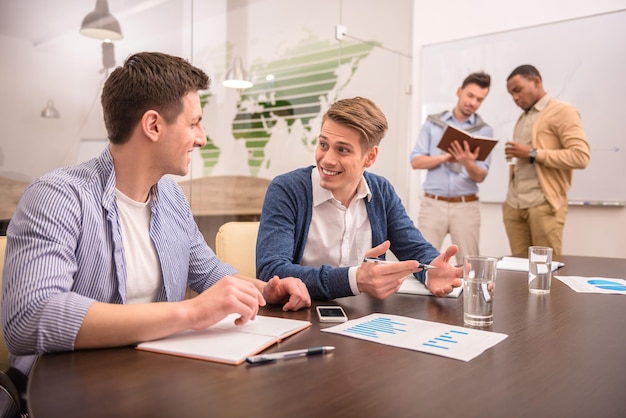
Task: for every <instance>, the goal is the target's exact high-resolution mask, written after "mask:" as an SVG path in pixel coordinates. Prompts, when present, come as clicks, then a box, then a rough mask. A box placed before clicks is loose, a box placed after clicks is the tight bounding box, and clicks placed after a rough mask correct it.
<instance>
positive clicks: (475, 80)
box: [461, 71, 491, 89]
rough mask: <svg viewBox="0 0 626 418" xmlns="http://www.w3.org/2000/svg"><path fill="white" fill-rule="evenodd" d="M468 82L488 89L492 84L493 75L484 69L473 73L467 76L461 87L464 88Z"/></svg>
mask: <svg viewBox="0 0 626 418" xmlns="http://www.w3.org/2000/svg"><path fill="white" fill-rule="evenodd" d="M468 84H476V85H478V86H480V87H482V88H484V89H488V88H489V87H490V86H491V76H490V75H489V74H487V73H486V72H484V71H479V72H477V73H471V74H470V75H468V76H467V77H465V80H463V84H461V88H464V87H465V86H467V85H468Z"/></svg>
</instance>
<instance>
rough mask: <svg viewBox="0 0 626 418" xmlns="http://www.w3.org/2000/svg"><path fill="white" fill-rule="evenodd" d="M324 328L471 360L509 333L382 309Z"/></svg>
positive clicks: (376, 341) (389, 343)
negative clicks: (390, 312) (432, 320)
mask: <svg viewBox="0 0 626 418" xmlns="http://www.w3.org/2000/svg"><path fill="white" fill-rule="evenodd" d="M322 331H324V332H332V333H335V334H340V335H345V336H347V337H354V338H360V339H362V340H367V341H372V342H375V343H379V344H386V345H391V346H394V347H401V348H408V349H409V350H416V351H423V352H425V353H431V354H436V355H438V356H444V357H450V358H453V359H456V360H463V361H470V360H471V359H473V358H475V357H477V356H479V355H480V354H481V353H483V352H484V351H485V350H487V349H488V348H491V347H493V346H494V345H496V344H498V343H499V342H500V341H502V340H504V339H505V338H506V337H507V335H506V334H500V333H497V332H489V331H482V330H477V329H473V328H465V327H458V326H454V325H448V324H441V323H439V322H431V321H423V320H420V319H413V318H407V317H404V316H398V315H385V314H380V313H374V314H371V315H367V316H364V317H362V318H359V319H353V320H350V321H347V322H344V323H343V324H340V325H337V326H334V327H330V328H325V329H322Z"/></svg>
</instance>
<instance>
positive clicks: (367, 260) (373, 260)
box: [363, 257, 437, 270]
mask: <svg viewBox="0 0 626 418" xmlns="http://www.w3.org/2000/svg"><path fill="white" fill-rule="evenodd" d="M363 262H365V263H374V264H376V263H380V264H393V263H397V262H398V261H392V260H383V259H380V258H374V257H365V258H364V259H363ZM419 267H420V268H421V269H424V270H428V269H436V268H437V267H436V266H433V265H430V264H423V263H420V266H419Z"/></svg>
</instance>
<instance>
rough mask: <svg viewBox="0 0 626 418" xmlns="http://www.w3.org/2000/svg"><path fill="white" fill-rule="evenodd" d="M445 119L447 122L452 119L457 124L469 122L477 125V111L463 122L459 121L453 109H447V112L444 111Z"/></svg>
mask: <svg viewBox="0 0 626 418" xmlns="http://www.w3.org/2000/svg"><path fill="white" fill-rule="evenodd" d="M442 119H443V121H444V122H447V121H450V120H453V121H455V122H456V123H457V124H459V123H461V124H465V123H469V124H470V125H475V124H476V112H474V113H472V114H471V115H470V117H469V118H467V119H465V120H464V121H463V122H460V121H458V120H457V119H456V118H455V117H454V113H452V111H451V110H447V111H446V113H444V115H443V118H442Z"/></svg>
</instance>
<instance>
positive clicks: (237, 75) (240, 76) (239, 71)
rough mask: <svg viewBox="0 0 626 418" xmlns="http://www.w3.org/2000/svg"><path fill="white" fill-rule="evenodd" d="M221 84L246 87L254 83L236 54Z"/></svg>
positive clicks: (234, 87) (233, 87) (231, 86)
mask: <svg viewBox="0 0 626 418" xmlns="http://www.w3.org/2000/svg"><path fill="white" fill-rule="evenodd" d="M222 85H224V87H229V88H232V89H248V88H250V87H252V86H253V85H254V84H253V83H252V81H250V78H249V76H248V72H247V71H246V70H245V69H244V68H243V64H242V63H241V57H239V56H236V57H235V58H234V59H233V65H232V66H231V67H230V69H229V70H228V72H227V73H226V77H224V81H222Z"/></svg>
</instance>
